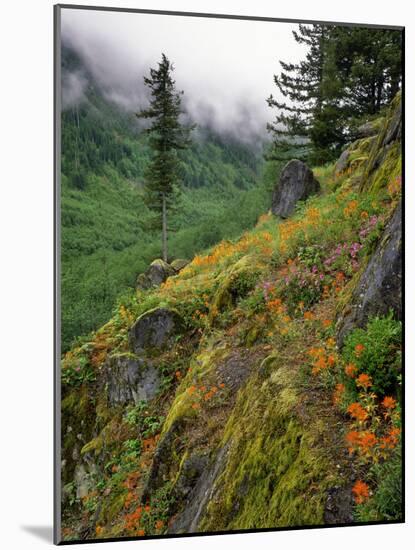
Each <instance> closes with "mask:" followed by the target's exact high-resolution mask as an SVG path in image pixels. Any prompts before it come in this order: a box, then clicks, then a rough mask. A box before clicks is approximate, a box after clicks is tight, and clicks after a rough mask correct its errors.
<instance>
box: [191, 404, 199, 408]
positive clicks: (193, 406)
mask: <svg viewBox="0 0 415 550" xmlns="http://www.w3.org/2000/svg"><path fill="white" fill-rule="evenodd" d="M192 409H200V405H199V403H193V404H192Z"/></svg>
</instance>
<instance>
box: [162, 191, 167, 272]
mask: <svg viewBox="0 0 415 550" xmlns="http://www.w3.org/2000/svg"><path fill="white" fill-rule="evenodd" d="M162 241H163V260H164V261H165V262H167V205H166V196H165V194H164V193H163V226H162Z"/></svg>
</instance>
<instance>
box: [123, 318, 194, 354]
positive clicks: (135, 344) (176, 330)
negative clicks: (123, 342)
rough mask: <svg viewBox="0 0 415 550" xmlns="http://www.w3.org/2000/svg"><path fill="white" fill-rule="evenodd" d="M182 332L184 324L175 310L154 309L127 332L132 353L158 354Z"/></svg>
mask: <svg viewBox="0 0 415 550" xmlns="http://www.w3.org/2000/svg"><path fill="white" fill-rule="evenodd" d="M183 331H184V323H183V320H182V318H181V316H180V314H179V313H178V312H177V311H176V310H175V309H170V308H165V307H156V308H154V309H151V310H149V311H146V312H145V313H143V314H142V315H140V317H139V318H138V319H137V321H136V322H135V323H134V325H133V326H132V327H131V329H130V332H129V342H130V346H131V348H132V350H133V351H134V353H136V354H138V355H142V354H143V353H145V352H147V353H152V352H153V353H154V352H160V351H162V350H163V349H165V348H166V347H167V346H168V345H169V344H170V343H171V342H172V340H173V339H174V337H175V336H177V335H179V334H181V333H182V332H183Z"/></svg>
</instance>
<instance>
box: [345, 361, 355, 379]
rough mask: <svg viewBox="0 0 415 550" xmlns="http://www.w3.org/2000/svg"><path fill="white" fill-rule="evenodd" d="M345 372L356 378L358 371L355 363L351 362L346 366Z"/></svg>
mask: <svg viewBox="0 0 415 550" xmlns="http://www.w3.org/2000/svg"><path fill="white" fill-rule="evenodd" d="M344 372H345V373H346V374H347V376H350V378H354V377H355V375H356V372H357V367H356V365H355V364H354V363H349V364H348V365H346V366H345V368H344Z"/></svg>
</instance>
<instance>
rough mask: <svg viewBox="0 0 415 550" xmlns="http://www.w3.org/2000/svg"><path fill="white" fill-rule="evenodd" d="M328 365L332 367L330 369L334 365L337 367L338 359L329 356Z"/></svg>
mask: <svg viewBox="0 0 415 550" xmlns="http://www.w3.org/2000/svg"><path fill="white" fill-rule="evenodd" d="M327 363H328V365H330V367H332V366H333V365H335V364H336V358H335V356H334V355H329V356H328V357H327Z"/></svg>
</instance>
